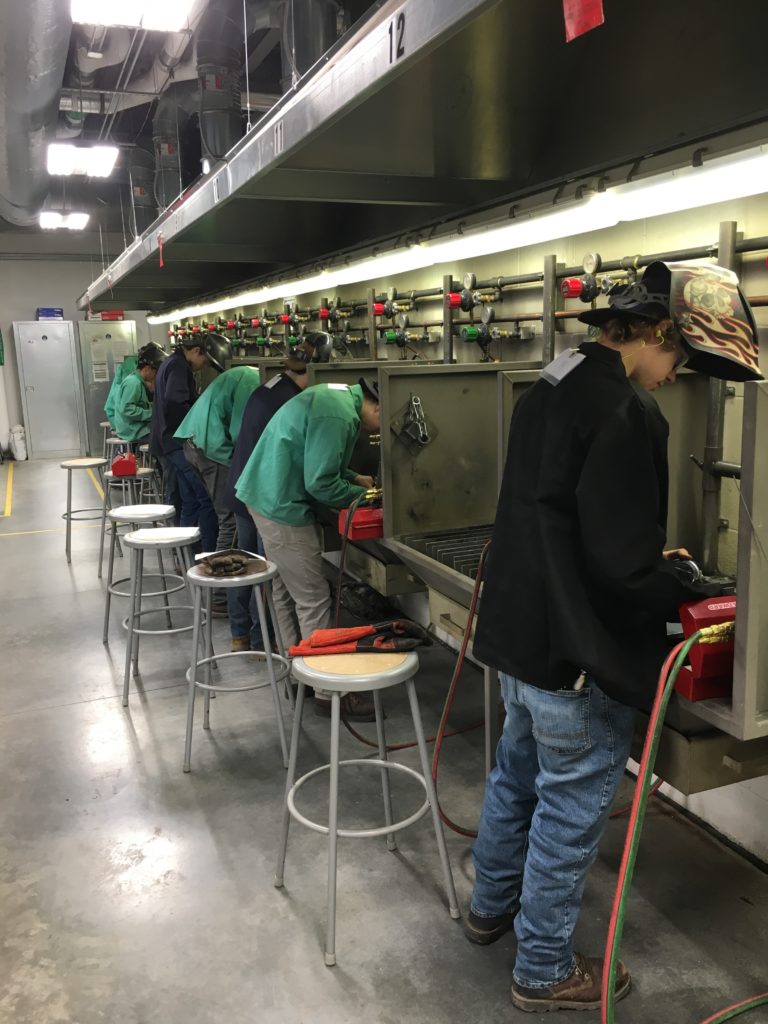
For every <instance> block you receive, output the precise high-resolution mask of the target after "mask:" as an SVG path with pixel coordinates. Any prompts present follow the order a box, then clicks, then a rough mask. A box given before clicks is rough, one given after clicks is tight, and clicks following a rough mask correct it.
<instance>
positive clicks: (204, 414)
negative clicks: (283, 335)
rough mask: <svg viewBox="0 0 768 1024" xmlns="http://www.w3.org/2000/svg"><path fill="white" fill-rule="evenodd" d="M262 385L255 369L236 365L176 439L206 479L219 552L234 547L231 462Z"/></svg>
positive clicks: (192, 413) (196, 408) (219, 379)
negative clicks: (245, 416) (245, 414)
mask: <svg viewBox="0 0 768 1024" xmlns="http://www.w3.org/2000/svg"><path fill="white" fill-rule="evenodd" d="M260 383H261V380H260V377H259V371H258V370H257V369H256V367H255V366H233V367H232V369H231V370H225V371H224V373H220V374H219V376H218V377H217V378H216V379H215V380H214V381H213V382H212V383H211V384H209V385H208V387H207V388H206V389H205V391H203V393H202V394H201V395H200V397H199V398H198V400H197V401H196V402H195V404H194V405H193V406H192V408H191V409H190V410H189V412H188V413H187V415H186V416H185V417H184V419H183V420H182V421H181V424H180V425H179V427H178V429H177V430H176V432H175V433H174V435H173V436H174V437H175V438H178V439H179V440H183V442H184V455H185V457H186V459H187V462H189V463H191V465H192V466H194V468H195V469H196V470H197V472H198V473H199V474H200V476H201V477H202V478H203V483H204V484H205V489H206V490H207V491H208V494H209V495H210V496H211V501H212V502H213V507H214V509H215V510H216V516H217V517H218V520H219V534H218V539H217V542H216V547H217V549H218V550H220V551H221V550H222V549H225V548H231V547H232V542H233V540H234V537H235V514H234V512H232V510H231V509H230V508H229V506H228V504H227V500H226V493H227V469H228V467H229V464H230V462H231V461H232V453H233V451H234V449H235V442H236V441H237V435H238V434H239V433H240V424H241V423H242V420H243V410H244V409H245V405H246V402H247V401H248V399H249V398H250V397H251V395H252V394H253V392H254V391H255V390H256V388H257V387H258V386H259V384H260Z"/></svg>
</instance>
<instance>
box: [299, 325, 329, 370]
mask: <svg viewBox="0 0 768 1024" xmlns="http://www.w3.org/2000/svg"><path fill="white" fill-rule="evenodd" d="M302 340H303V341H305V342H308V343H309V344H310V345H311V346H312V349H313V355H312V362H313V363H327V362H328V360H329V359H330V358H331V336H330V334H329V333H328V332H327V331H307V332H306V333H305V334H304V336H303V338H302Z"/></svg>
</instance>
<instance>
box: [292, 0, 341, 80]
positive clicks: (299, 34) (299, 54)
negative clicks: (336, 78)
mask: <svg viewBox="0 0 768 1024" xmlns="http://www.w3.org/2000/svg"><path fill="white" fill-rule="evenodd" d="M338 8H339V5H338V3H336V0H288V2H287V3H286V5H285V31H284V33H283V39H282V62H283V75H284V78H283V91H285V90H286V89H289V88H290V87H291V86H292V85H295V84H296V83H297V82H298V80H299V79H300V78H301V76H302V75H303V74H305V73H306V72H307V71H309V69H310V68H311V67H312V65H313V64H315V63H317V61H318V60H320V58H321V57H322V56H323V54H324V53H325V52H326V50H329V49H330V48H331V47H332V46H333V44H334V43H335V42H336V15H337V12H338Z"/></svg>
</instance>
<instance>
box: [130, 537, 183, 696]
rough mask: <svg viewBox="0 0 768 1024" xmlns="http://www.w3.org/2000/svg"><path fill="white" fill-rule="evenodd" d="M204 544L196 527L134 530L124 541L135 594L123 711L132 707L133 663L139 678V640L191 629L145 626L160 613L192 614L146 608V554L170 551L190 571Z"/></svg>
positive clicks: (176, 606) (178, 606)
mask: <svg viewBox="0 0 768 1024" xmlns="http://www.w3.org/2000/svg"><path fill="white" fill-rule="evenodd" d="M199 540H200V530H199V529H198V528H197V527H196V526H170V527H165V526H157V527H153V528H150V529H148V528H144V529H140V530H132V531H131V532H130V533H126V535H125V536H124V537H123V543H124V544H125V546H126V547H127V548H128V550H129V551H130V552H131V593H130V604H129V611H128V616H127V618H126V619H125V620H124V622H123V625H124V626H125V628H126V629H127V631H128V639H127V641H126V645H125V675H124V677H123V707H128V691H129V687H130V681H131V662H133V675H134V677H135V676H138V674H139V640H140V638H141V637H142V636H172V635H174V634H177V633H188V632H189V631H190V630H192V628H193V627H192V624H191V623H190V625H188V626H172V627H170V628H167V629H159V628H157V629H147V628H144V627H142V626H141V624H140V623H141V619H142V616H144V615H153V614H154V615H156V614H158V613H159V612H171V611H180V610H182V609H186V610H189V611H191V610H192V605H191V604H171V605H164V606H163V607H162V608H142V607H141V601H142V596H143V595H142V583H143V580H144V552H145V551H157V552H159V551H169V552H171V553H172V554H174V555H175V557H176V559H177V561H178V563H179V565H182V566H184V567H185V568H187V569H188V568H189V567H190V566H191V565H192V548H193V547H194V545H195V544H197V542H198V541H199Z"/></svg>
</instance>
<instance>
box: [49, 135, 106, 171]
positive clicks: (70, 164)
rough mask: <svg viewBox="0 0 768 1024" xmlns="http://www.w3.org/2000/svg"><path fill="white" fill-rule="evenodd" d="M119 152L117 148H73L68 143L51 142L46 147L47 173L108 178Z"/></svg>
mask: <svg viewBox="0 0 768 1024" xmlns="http://www.w3.org/2000/svg"><path fill="white" fill-rule="evenodd" d="M119 152H120V151H119V149H118V148H117V146H73V145H71V144H69V143H62V142H52V143H50V145H49V146H48V160H47V167H48V173H49V174H57V175H69V174H84V175H85V176H86V177H88V178H108V177H109V176H110V174H111V173H112V171H113V169H114V166H115V161H116V160H117V155H118V153H119Z"/></svg>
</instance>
